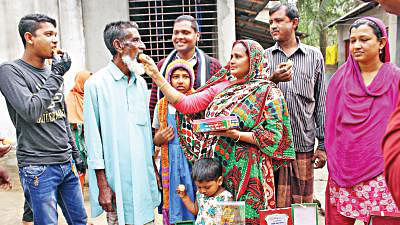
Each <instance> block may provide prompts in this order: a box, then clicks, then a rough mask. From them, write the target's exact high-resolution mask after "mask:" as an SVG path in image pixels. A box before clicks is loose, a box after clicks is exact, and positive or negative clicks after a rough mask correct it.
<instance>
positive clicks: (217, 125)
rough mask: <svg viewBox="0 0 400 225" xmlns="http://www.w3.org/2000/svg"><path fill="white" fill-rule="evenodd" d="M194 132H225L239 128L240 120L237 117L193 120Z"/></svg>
mask: <svg viewBox="0 0 400 225" xmlns="http://www.w3.org/2000/svg"><path fill="white" fill-rule="evenodd" d="M192 127H193V131H194V132H210V131H223V130H229V129H235V128H239V119H238V118H237V117H236V116H221V117H216V118H209V119H201V120H193V123H192Z"/></svg>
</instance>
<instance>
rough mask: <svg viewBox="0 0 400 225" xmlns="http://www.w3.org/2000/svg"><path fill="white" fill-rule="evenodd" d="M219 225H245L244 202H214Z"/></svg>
mask: <svg viewBox="0 0 400 225" xmlns="http://www.w3.org/2000/svg"><path fill="white" fill-rule="evenodd" d="M215 207H216V208H217V209H218V210H217V212H218V213H217V214H216V219H217V221H220V223H219V225H245V222H246V214H245V202H215Z"/></svg>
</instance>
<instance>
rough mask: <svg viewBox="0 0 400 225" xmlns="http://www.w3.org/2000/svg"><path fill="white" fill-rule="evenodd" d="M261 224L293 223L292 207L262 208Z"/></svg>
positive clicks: (285, 224)
mask: <svg viewBox="0 0 400 225" xmlns="http://www.w3.org/2000/svg"><path fill="white" fill-rule="evenodd" d="M260 225H293V216H292V208H291V207H289V208H278V209H268V210H261V211H260Z"/></svg>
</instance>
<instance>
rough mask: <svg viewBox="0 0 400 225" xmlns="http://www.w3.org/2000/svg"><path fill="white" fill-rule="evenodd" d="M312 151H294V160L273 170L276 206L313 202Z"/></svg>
mask: <svg viewBox="0 0 400 225" xmlns="http://www.w3.org/2000/svg"><path fill="white" fill-rule="evenodd" d="M313 155H314V152H296V160H294V161H292V162H291V163H288V165H286V166H282V167H280V168H279V169H278V170H277V171H275V173H274V176H275V184H276V185H275V191H276V207H277V208H283V207H290V205H291V204H293V203H311V202H313V192H314V164H313V163H312V157H313Z"/></svg>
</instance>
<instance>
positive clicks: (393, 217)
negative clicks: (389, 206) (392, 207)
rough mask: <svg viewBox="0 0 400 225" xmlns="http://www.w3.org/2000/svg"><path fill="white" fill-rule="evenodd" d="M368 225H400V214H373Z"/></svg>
mask: <svg viewBox="0 0 400 225" xmlns="http://www.w3.org/2000/svg"><path fill="white" fill-rule="evenodd" d="M368 221H369V222H368V225H399V224H400V213H392V212H371V215H370V216H369V220H368Z"/></svg>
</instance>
